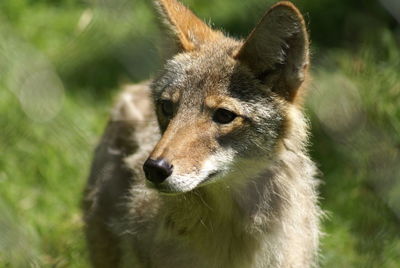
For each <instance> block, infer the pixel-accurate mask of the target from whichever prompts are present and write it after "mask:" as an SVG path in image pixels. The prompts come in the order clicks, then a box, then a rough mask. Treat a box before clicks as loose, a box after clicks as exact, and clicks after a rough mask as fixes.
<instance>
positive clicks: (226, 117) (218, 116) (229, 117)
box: [213, 109, 237, 124]
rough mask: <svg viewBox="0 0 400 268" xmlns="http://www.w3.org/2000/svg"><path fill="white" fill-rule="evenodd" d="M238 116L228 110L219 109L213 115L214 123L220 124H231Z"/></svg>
mask: <svg viewBox="0 0 400 268" xmlns="http://www.w3.org/2000/svg"><path fill="white" fill-rule="evenodd" d="M236 116H237V115H236V114H235V113H233V112H231V111H228V110H226V109H218V110H216V111H215V113H214V115H213V120H214V122H217V123H219V124H229V123H230V122H232V121H233V120H234V119H235V118H236Z"/></svg>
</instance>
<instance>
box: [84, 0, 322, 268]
mask: <svg viewBox="0 0 400 268" xmlns="http://www.w3.org/2000/svg"><path fill="white" fill-rule="evenodd" d="M155 4H156V7H157V10H158V11H159V14H160V15H161V17H162V20H163V22H164V24H165V25H166V26H167V27H166V28H167V36H166V38H168V40H169V41H170V43H171V48H173V51H174V54H173V55H172V56H171V58H170V59H168V60H167V61H166V63H165V65H164V67H163V69H162V71H161V72H160V74H159V75H158V76H157V78H155V79H154V80H152V81H148V82H144V83H142V84H138V85H132V86H127V87H126V89H125V90H123V92H122V93H121V94H120V96H119V98H118V100H117V102H116V104H115V106H114V108H113V110H112V113H111V118H110V120H109V123H108V126H107V128H106V130H105V133H104V135H103V137H102V139H101V142H100V144H99V145H98V147H97V148H96V151H95V154H94V160H93V163H92V169H91V174H90V176H89V179H88V184H87V186H86V189H85V195H84V202H83V204H84V219H85V232H86V237H87V242H88V247H89V250H90V257H91V261H92V265H93V267H154V268H157V267H174V268H179V267H198V268H202V267H204V268H209V267H210V268H212V267H215V268H217V267H218V268H225V267H226V268H228V267H229V268H235V267H237V268H246V267H252V268H261V267H273V268H277V267H291V268H294V267H299V268H300V267H301V268H304V267H315V266H317V252H318V238H319V228H318V224H319V215H320V214H321V212H320V209H319V207H318V204H317V199H318V197H317V191H316V188H317V184H318V183H317V182H318V181H317V180H316V179H315V174H316V168H315V165H314V163H313V162H312V161H311V160H310V158H309V157H308V154H307V148H306V147H307V136H308V134H307V133H308V130H307V120H306V119H305V117H304V115H303V112H302V98H303V96H304V90H305V84H306V83H305V81H306V80H307V72H308V66H309V41H308V34H307V30H306V27H305V23H304V20H303V17H302V15H301V13H300V12H299V11H298V10H297V8H296V7H295V6H294V5H293V4H291V3H290V2H279V3H277V4H275V5H274V6H272V7H271V8H270V9H269V10H268V11H267V12H266V13H265V15H264V16H263V17H262V19H261V21H260V22H259V23H258V25H257V26H256V27H255V28H254V30H253V31H252V32H251V33H250V35H249V36H248V37H247V39H246V40H235V39H232V38H229V37H227V36H225V35H224V34H223V33H222V32H221V31H218V30H214V29H212V28H210V27H209V26H208V25H207V24H205V23H204V22H203V21H201V20H200V19H199V18H198V17H196V16H195V15H194V14H193V13H192V12H191V11H190V10H189V9H187V8H186V7H185V6H183V5H182V4H181V3H179V2H178V1H176V0H157V1H155ZM169 51H172V50H171V49H169Z"/></svg>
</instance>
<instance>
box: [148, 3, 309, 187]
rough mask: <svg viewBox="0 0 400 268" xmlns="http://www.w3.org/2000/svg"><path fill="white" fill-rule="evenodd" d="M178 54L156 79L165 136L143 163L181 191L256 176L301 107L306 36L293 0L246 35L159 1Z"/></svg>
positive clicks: (163, 183) (156, 179)
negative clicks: (232, 33)
mask: <svg viewBox="0 0 400 268" xmlns="http://www.w3.org/2000/svg"><path fill="white" fill-rule="evenodd" d="M156 6H157V7H158V9H159V11H160V13H161V15H162V17H163V19H164V22H165V24H166V26H167V28H168V29H169V33H171V36H172V37H173V40H174V42H173V43H174V49H175V51H176V53H175V54H174V56H173V57H172V58H171V59H169V60H168V61H167V62H166V64H165V66H164V69H163V71H162V72H161V74H160V75H159V77H158V78H157V79H155V80H154V82H153V84H152V91H153V97H154V103H155V107H156V113H157V117H158V122H159V126H160V130H161V133H162V137H161V139H160V141H159V142H158V144H157V145H156V146H155V148H154V150H153V151H152V153H151V154H150V156H149V158H148V159H147V161H146V162H145V164H144V171H145V174H146V177H147V179H148V180H150V181H151V182H152V183H153V184H154V185H155V186H156V188H157V189H159V190H160V191H162V192H169V193H179V192H187V191H190V190H193V189H194V188H196V187H199V186H201V185H204V184H208V183H211V182H214V181H221V182H222V181H225V182H229V181H235V178H237V177H241V178H242V177H246V176H249V175H250V174H253V175H256V173H257V170H259V166H260V164H262V165H263V167H264V168H265V166H267V165H268V163H269V162H270V161H272V160H273V159H274V156H276V154H277V153H278V150H279V145H280V142H279V141H281V140H282V139H283V137H284V136H285V135H286V132H287V131H288V130H287V129H288V125H290V119H289V118H288V117H289V116H288V109H289V108H290V107H292V106H299V95H301V94H299V91H300V90H299V89H300V88H301V85H302V83H303V81H304V79H305V76H306V72H307V67H308V63H309V59H308V58H309V57H308V46H309V44H308V37H307V31H306V28H305V24H304V20H303V17H302V15H301V14H300V12H299V11H298V10H297V9H296V7H295V6H294V5H293V4H291V3H290V2H280V3H278V4H276V5H274V6H273V7H272V8H271V9H269V10H268V11H267V12H266V13H265V15H264V16H263V17H262V19H261V21H260V22H259V24H258V25H257V26H256V27H255V29H254V30H253V31H252V32H251V33H250V35H249V36H248V37H247V39H246V40H245V41H241V40H239V41H238V40H234V39H232V38H229V37H226V36H224V34H222V33H221V32H220V31H216V30H213V29H211V28H210V27H209V26H208V25H207V24H205V23H204V22H202V21H201V20H200V19H199V18H197V17H196V16H195V15H194V14H193V13H192V12H191V11H189V10H188V9H187V8H186V7H184V6H183V5H182V4H180V3H179V2H177V1H176V0H158V1H156Z"/></svg>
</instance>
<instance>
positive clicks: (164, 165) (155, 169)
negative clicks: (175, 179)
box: [143, 158, 173, 184]
mask: <svg viewBox="0 0 400 268" xmlns="http://www.w3.org/2000/svg"><path fill="white" fill-rule="evenodd" d="M143 170H144V174H145V175H146V178H147V179H148V180H149V181H151V182H153V183H155V184H159V183H162V182H163V181H165V179H166V178H168V177H169V176H170V175H171V174H172V170H173V166H172V165H171V164H170V163H168V162H167V161H165V160H164V159H162V158H161V159H157V160H153V159H151V158H148V159H147V160H146V162H145V163H144V165H143Z"/></svg>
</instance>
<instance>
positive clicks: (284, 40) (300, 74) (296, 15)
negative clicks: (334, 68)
mask: <svg viewBox="0 0 400 268" xmlns="http://www.w3.org/2000/svg"><path fill="white" fill-rule="evenodd" d="M235 58H236V59H237V60H239V61H240V62H242V63H244V64H245V65H247V66H248V67H249V68H250V69H251V71H252V72H253V73H254V75H255V76H256V77H257V78H258V79H259V80H261V81H262V82H263V83H267V84H269V85H271V87H272V90H273V91H275V92H276V93H278V94H279V95H281V96H282V97H284V98H285V99H286V100H288V101H290V102H292V101H294V99H295V97H296V95H297V91H298V89H299V88H300V86H301V84H302V83H303V81H304V79H305V76H306V72H307V67H308V65H309V41H308V34H307V30H306V26H305V23H304V19H303V16H302V15H301V13H300V12H299V10H298V9H297V8H296V7H295V6H294V5H293V4H292V3H290V2H286V1H284V2H279V3H277V4H275V5H274V6H272V7H271V8H270V9H269V10H268V11H267V12H266V13H265V14H264V16H263V17H262V19H261V21H260V22H259V23H258V25H257V26H256V27H255V28H254V30H253V31H252V32H251V33H250V35H249V36H248V38H247V39H246V41H245V43H244V44H243V46H242V47H241V48H240V50H239V52H238V53H237V55H236V56H235Z"/></svg>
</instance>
